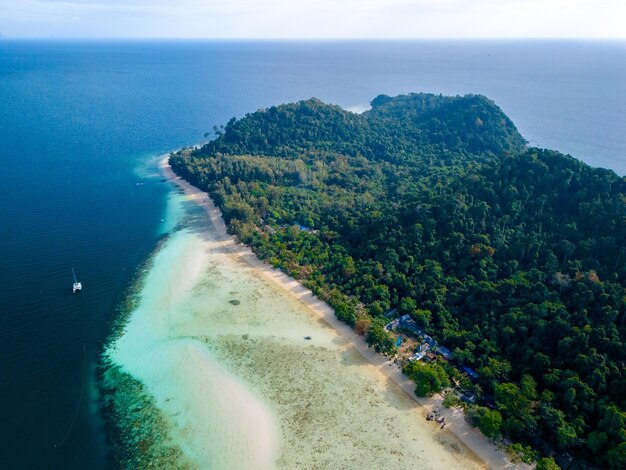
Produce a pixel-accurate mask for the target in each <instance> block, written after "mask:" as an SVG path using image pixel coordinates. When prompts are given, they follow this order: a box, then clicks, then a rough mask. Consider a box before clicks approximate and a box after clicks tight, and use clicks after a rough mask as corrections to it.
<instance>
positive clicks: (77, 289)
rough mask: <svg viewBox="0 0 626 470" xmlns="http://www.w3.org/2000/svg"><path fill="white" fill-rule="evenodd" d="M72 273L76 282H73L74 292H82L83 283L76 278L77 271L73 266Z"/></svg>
mask: <svg viewBox="0 0 626 470" xmlns="http://www.w3.org/2000/svg"><path fill="white" fill-rule="evenodd" d="M72 275H73V276H74V284H72V294H75V293H76V292H80V291H81V290H82V288H83V284H82V283H81V282H78V281H77V280H76V273H75V272H74V268H72Z"/></svg>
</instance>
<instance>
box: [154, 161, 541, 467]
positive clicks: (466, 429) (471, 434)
mask: <svg viewBox="0 0 626 470" xmlns="http://www.w3.org/2000/svg"><path fill="white" fill-rule="evenodd" d="M168 159H169V157H165V158H164V159H163V160H162V161H161V169H162V171H163V174H164V176H165V177H166V178H167V179H168V180H169V179H171V180H172V182H173V183H174V184H176V185H177V186H178V187H179V188H180V189H182V190H183V192H184V194H185V196H186V199H187V200H189V201H193V202H195V203H196V204H198V205H199V206H200V207H202V208H204V210H205V211H206V213H207V215H208V217H209V219H210V221H211V223H212V225H213V226H214V228H215V233H214V235H215V236H216V237H217V238H219V243H220V245H221V246H222V247H225V248H228V250H229V251H230V252H231V253H232V254H233V255H234V256H236V257H239V258H240V259H241V260H242V261H245V262H246V263H247V264H248V265H250V266H252V267H254V268H256V270H257V272H258V274H259V276H262V277H263V278H265V279H267V280H269V281H271V282H272V283H274V284H275V285H277V286H280V287H281V288H282V289H284V290H285V291H287V292H289V293H290V294H291V295H292V296H294V297H295V298H297V299H298V300H299V301H300V302H302V303H303V304H304V305H305V306H306V307H307V308H309V309H310V310H311V311H312V312H314V313H315V314H316V315H317V316H319V317H320V318H322V319H323V320H324V321H325V322H326V323H327V324H328V325H330V326H331V327H332V328H334V329H335V330H336V331H337V333H339V334H340V335H341V336H342V337H343V338H344V339H346V340H347V341H348V342H350V344H351V345H352V346H353V347H354V348H355V349H356V350H357V351H358V352H359V353H360V354H361V355H362V356H363V357H364V358H365V359H366V360H367V361H369V362H370V363H371V365H372V366H374V367H375V368H376V369H377V370H378V372H379V373H380V375H381V380H383V381H384V380H386V379H391V380H393V381H394V382H395V383H396V384H397V385H398V386H399V387H400V388H401V389H402V390H404V391H405V392H406V393H407V394H408V395H409V396H410V397H411V398H412V399H413V400H415V401H416V402H417V403H418V404H419V405H421V406H422V407H423V408H424V415H426V413H427V412H429V411H431V410H433V409H437V410H439V414H440V415H441V416H444V417H445V419H446V423H447V424H448V425H447V426H446V430H449V432H451V433H452V434H454V435H455V436H456V437H457V438H458V439H459V440H460V441H461V442H463V444H465V445H466V446H467V448H468V449H470V451H471V452H473V453H474V454H475V455H476V456H477V457H478V458H479V459H480V460H481V461H483V462H484V463H485V465H486V466H487V467H489V468H491V469H530V468H531V467H530V466H529V465H526V464H523V463H513V462H511V460H510V459H509V457H508V456H507V454H506V453H505V452H504V451H502V450H501V449H499V448H498V447H496V446H495V445H494V444H493V443H492V442H490V441H489V440H488V439H487V438H486V437H485V436H483V434H482V433H481V432H480V431H479V430H478V429H476V428H473V427H472V426H471V425H470V424H469V423H467V421H465V418H464V414H463V412H462V411H459V410H457V409H446V408H444V407H443V405H442V399H441V397H439V396H437V397H433V398H419V397H417V396H416V395H415V393H414V389H415V385H414V384H413V382H412V381H411V380H410V379H409V378H408V377H406V376H405V375H404V374H403V373H402V371H401V370H400V368H399V367H398V366H397V365H393V363H392V362H391V361H389V360H388V359H387V358H386V357H384V356H382V355H380V354H377V353H376V352H374V351H373V350H372V349H370V348H369V347H368V346H367V344H366V343H365V342H364V341H363V338H362V337H361V336H359V335H357V334H356V333H354V331H353V330H352V329H351V328H350V327H349V326H348V325H346V324H345V323H343V322H342V321H340V320H338V319H337V317H336V316H335V314H334V311H333V309H332V308H331V307H330V306H329V305H328V304H326V303H325V302H323V301H321V300H320V299H318V298H317V297H315V296H314V295H313V293H312V292H311V291H310V290H309V289H307V288H306V287H304V286H303V285H302V284H300V283H299V282H298V281H296V280H295V279H293V278H292V277H291V276H288V275H287V274H285V273H283V272H282V271H279V270H276V269H274V268H273V267H271V266H270V265H268V264H267V263H264V262H262V261H261V260H259V259H258V258H257V257H256V255H255V254H254V253H253V252H252V251H251V249H250V248H249V247H247V246H245V245H243V244H241V243H238V242H237V241H236V239H235V237H234V236H231V235H228V233H227V231H226V225H225V223H224V220H223V219H222V215H221V213H220V211H219V209H218V208H217V207H216V206H215V204H214V203H213V201H212V200H211V199H210V198H209V197H208V195H207V193H205V192H204V191H202V190H200V189H198V188H196V187H195V186H192V185H191V184H189V183H188V182H186V181H184V180H183V179H181V178H179V177H178V176H176V174H175V173H174V172H173V171H172V169H171V167H170V165H169V163H168Z"/></svg>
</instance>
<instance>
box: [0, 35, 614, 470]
mask: <svg viewBox="0 0 626 470" xmlns="http://www.w3.org/2000/svg"><path fill="white" fill-rule="evenodd" d="M419 91H425V92H434V93H443V94H465V93H480V94H484V95H486V96H488V97H489V98H491V99H493V100H494V101H495V102H496V103H497V104H498V105H499V106H500V107H501V108H502V109H503V110H504V112H505V113H507V114H508V115H509V116H510V117H511V119H512V120H513V121H514V123H515V124H516V125H517V127H518V129H519V130H520V132H521V133H522V135H524V137H525V138H526V139H527V140H528V141H529V142H530V143H531V144H532V145H537V146H542V147H548V148H553V149H557V150H560V151H562V152H564V153H569V154H571V155H573V156H574V157H577V158H580V159H581V160H583V161H585V162H587V163H588V164H590V165H592V166H601V167H606V168H611V169H613V170H615V171H616V172H617V173H618V174H620V175H626V132H625V130H626V42H601V41H595V42H575V41H569V42H567V41H566V42H559V41H551V42H541V41H506V42H503V41H502V42H481V41H474V42H454V41H438V42H428V41H418V42H381V41H379V42H327V41H326V42H256V43H254V42H236V41H228V42H184V41H176V42H174V41H173V42H158V41H152V42H139V41H136V42H120V41H114V42H94V41H91V42H63V41H52V42H40V41H10V40H0V184H1V191H0V468H6V469H21V468H90V469H98V468H107V467H111V466H114V464H113V462H112V461H111V458H110V449H109V447H108V445H107V442H106V433H105V427H104V422H103V419H102V413H101V410H99V408H98V395H97V385H96V375H95V367H96V364H97V361H98V357H99V353H100V352H101V348H102V342H103V341H104V340H105V339H106V338H107V335H108V334H109V332H110V328H111V324H112V321H113V320H114V318H115V315H116V308H117V306H118V304H119V302H120V300H121V298H122V294H123V292H124V291H125V290H126V289H127V288H128V286H129V284H130V283H131V282H132V280H133V279H134V278H135V277H136V276H137V275H138V273H137V269H138V267H139V266H140V265H141V264H142V263H143V262H144V261H145V260H146V259H147V257H148V256H149V254H150V253H151V252H152V251H153V250H154V248H155V246H156V244H157V243H158V240H159V238H160V237H162V235H163V234H164V233H165V232H166V231H167V230H168V229H169V227H168V225H167V220H164V218H165V213H166V211H165V209H166V201H167V196H168V191H170V190H171V189H170V187H169V186H168V185H166V184H164V183H162V182H160V176H159V175H158V172H157V170H156V165H157V161H158V156H159V155H161V154H163V153H166V152H168V151H170V150H174V149H176V148H178V147H181V146H184V145H192V144H196V143H200V142H202V141H203V139H204V137H203V135H204V133H205V132H207V131H210V129H211V128H212V127H213V125H214V124H225V123H226V122H227V121H228V120H229V119H230V118H231V117H233V116H237V117H241V116H243V115H244V114H245V113H247V112H252V111H255V110H257V109H259V108H262V107H266V106H270V105H273V104H279V103H282V102H288V101H296V100H300V99H306V98H310V97H313V96H314V97H317V98H320V99H321V100H323V101H328V102H332V103H335V104H338V105H341V106H343V107H345V108H347V109H351V110H354V111H362V110H364V109H366V108H367V106H368V102H369V101H370V100H371V99H372V98H374V97H375V96H376V95H378V94H380V93H386V94H388V95H395V94H400V93H408V92H419ZM137 183H142V184H139V185H138V184H137ZM72 267H74V268H75V270H76V273H77V275H78V277H79V280H80V281H82V283H83V286H84V290H83V292H82V293H81V294H80V295H72V292H71V285H72V282H73V280H72V272H71V268H72Z"/></svg>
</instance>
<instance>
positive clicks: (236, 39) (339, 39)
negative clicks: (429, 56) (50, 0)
mask: <svg viewBox="0 0 626 470" xmlns="http://www.w3.org/2000/svg"><path fill="white" fill-rule="evenodd" d="M1 40H18V41H19V40H25V41H32V40H43V41H48V40H49V41H57V40H58V41H71V40H75V41H198V42H200V41H216V42H349V41H355V42H360V41H362V42H365V41H380V42H402V41H589V42H593V41H604V42H607V41H612V42H625V41H626V37H617V38H616V37H584V36H583V37H577V36H560V37H556V36H548V37H538V36H531V37H523V36H520V37H490V36H486V37H410V38H409V37H407V38H389V37H336V38H333V37H303V38H300V37H294V38H286V37H276V38H270V37H258V38H255V37H241V38H239V37H162V36H143V37H140V36H128V37H126V36H93V37H92V36H47V37H46V36H5V35H2V34H1V33H0V41H1Z"/></svg>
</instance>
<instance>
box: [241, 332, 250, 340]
mask: <svg viewBox="0 0 626 470" xmlns="http://www.w3.org/2000/svg"><path fill="white" fill-rule="evenodd" d="M242 338H243V339H248V338H250V335H249V334H247V333H246V334H245V335H243V336H242Z"/></svg>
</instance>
